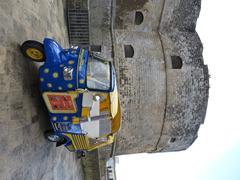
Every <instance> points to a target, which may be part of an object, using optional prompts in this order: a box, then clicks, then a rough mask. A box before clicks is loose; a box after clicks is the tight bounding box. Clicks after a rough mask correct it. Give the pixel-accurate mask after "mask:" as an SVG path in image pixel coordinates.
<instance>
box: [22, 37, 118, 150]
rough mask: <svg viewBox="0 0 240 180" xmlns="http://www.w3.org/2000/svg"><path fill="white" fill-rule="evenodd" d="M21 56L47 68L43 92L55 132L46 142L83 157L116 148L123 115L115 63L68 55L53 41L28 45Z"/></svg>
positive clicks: (76, 51)
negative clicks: (111, 145)
mask: <svg viewBox="0 0 240 180" xmlns="http://www.w3.org/2000/svg"><path fill="white" fill-rule="evenodd" d="M21 51H22V53H23V55H24V56H25V57H27V58H28V59H30V60H33V61H36V62H44V63H43V64H42V65H41V66H40V68H39V79H40V92H41V94H42V96H43V99H44V102H45V104H46V106H47V109H48V111H49V117H50V124H51V126H52V129H51V130H48V131H46V132H45V137H46V138H47V139H48V140H49V141H51V142H57V146H59V145H64V146H65V147H66V148H67V149H68V150H69V151H72V152H80V153H84V152H86V151H91V150H94V149H96V148H99V147H102V146H105V145H107V144H111V143H113V141H114V136H115V134H116V133H117V131H118V130H119V128H120V124H121V109H120V101H119V95H118V91H117V84H116V75H115V70H114V66H113V64H112V62H110V61H108V60H106V59H104V58H102V57H101V56H99V54H96V53H93V52H91V51H89V50H88V49H83V48H79V47H75V48H70V49H63V48H62V47H61V46H60V45H59V44H58V43H57V42H56V41H54V40H52V39H49V38H45V39H44V41H43V44H42V43H40V42H37V41H33V40H29V41H25V42H24V43H23V44H22V45H21Z"/></svg>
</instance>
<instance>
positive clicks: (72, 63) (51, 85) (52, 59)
mask: <svg viewBox="0 0 240 180" xmlns="http://www.w3.org/2000/svg"><path fill="white" fill-rule="evenodd" d="M43 45H44V51H45V57H46V60H45V63H44V64H43V65H42V66H41V67H40V69H39V79H40V91H41V93H42V94H43V93H45V92H63V93H64V92H71V91H76V90H79V89H80V90H86V89H88V88H87V82H86V81H87V80H86V77H87V74H86V73H87V63H88V58H89V55H90V53H89V51H88V50H87V49H82V48H76V49H63V48H62V47H61V46H60V45H59V44H58V43H57V42H55V41H54V40H52V39H49V38H45V39H44V41H43ZM64 68H69V69H72V76H71V79H68V80H66V79H64V74H63V73H64ZM111 68H112V69H111V79H112V80H111V88H110V89H109V90H108V92H111V91H113V89H114V86H115V72H114V68H113V65H112V64H111ZM82 98H83V94H81V93H80V94H78V96H77V97H76V106H77V111H76V112H75V113H51V112H50V111H49V116H50V123H51V125H52V128H53V129H54V131H55V133H56V134H58V135H61V136H64V129H65V130H66V133H72V134H78V135H79V134H84V132H82V130H81V127H80V125H79V124H72V119H73V118H74V117H81V114H82ZM56 124H61V125H62V126H63V127H58V126H57V125H56ZM59 129H61V131H60V130H59ZM64 138H65V139H66V140H67V142H66V143H65V144H64V145H65V146H68V145H69V144H70V143H71V140H70V139H69V138H68V137H67V136H64Z"/></svg>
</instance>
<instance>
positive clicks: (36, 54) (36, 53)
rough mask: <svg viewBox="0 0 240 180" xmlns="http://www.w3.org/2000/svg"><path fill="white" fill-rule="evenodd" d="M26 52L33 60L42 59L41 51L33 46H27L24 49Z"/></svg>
mask: <svg viewBox="0 0 240 180" xmlns="http://www.w3.org/2000/svg"><path fill="white" fill-rule="evenodd" d="M26 54H27V55H28V56H29V57H30V58H32V59H34V60H42V59H43V53H42V52H41V51H39V50H38V49H35V48H28V49H27V51H26Z"/></svg>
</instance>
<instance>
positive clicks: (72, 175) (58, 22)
mask: <svg viewBox="0 0 240 180" xmlns="http://www.w3.org/2000/svg"><path fill="white" fill-rule="evenodd" d="M64 8H65V1H58V0H51V1H48V0H43V1H39V0H34V1H30V0H26V1H13V0H9V1H0V23H1V26H0V132H1V135H0V179H1V180H8V179H17V180H18V179H26V180H30V179H63V180H66V179H71V180H72V179H77V180H79V179H83V177H82V170H81V164H80V160H78V159H76V157H75V155H74V154H73V153H70V152H68V151H67V150H66V149H65V148H64V147H59V148H56V147H55V144H51V143H49V142H47V141H46V140H45V139H44V137H43V132H44V130H46V129H47V128H48V115H47V111H46V110H45V109H44V108H45V105H44V104H43V102H42V99H41V95H40V94H39V92H38V83H37V82H38V71H37V70H38V66H39V64H37V63H32V62H30V61H27V59H25V58H24V57H23V56H22V54H21V53H20V49H19V44H21V43H23V41H25V40H28V39H34V40H38V41H42V40H43V38H44V37H46V36H48V37H51V38H55V39H56V40H57V41H59V42H60V43H61V44H62V45H63V46H64V47H68V38H67V26H66V22H65V14H64Z"/></svg>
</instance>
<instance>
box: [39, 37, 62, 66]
mask: <svg viewBox="0 0 240 180" xmlns="http://www.w3.org/2000/svg"><path fill="white" fill-rule="evenodd" d="M43 45H44V51H45V56H46V62H45V63H46V64H51V65H59V64H61V63H63V61H65V56H64V51H63V48H62V47H61V46H60V45H59V44H58V43H57V42H56V41H54V40H53V39H49V38H45V39H44V41H43Z"/></svg>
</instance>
